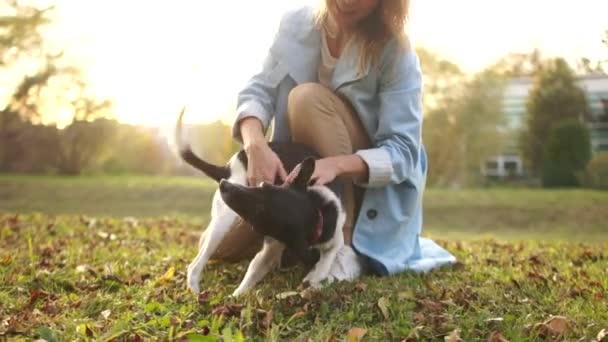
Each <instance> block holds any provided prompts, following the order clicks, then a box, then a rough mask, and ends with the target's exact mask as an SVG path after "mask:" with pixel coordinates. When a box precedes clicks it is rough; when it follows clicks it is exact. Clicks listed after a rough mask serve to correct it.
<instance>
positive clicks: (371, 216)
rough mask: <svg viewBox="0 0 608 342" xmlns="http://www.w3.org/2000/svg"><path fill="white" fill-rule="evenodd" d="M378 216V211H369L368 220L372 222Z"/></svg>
mask: <svg viewBox="0 0 608 342" xmlns="http://www.w3.org/2000/svg"><path fill="white" fill-rule="evenodd" d="M376 216H378V212H377V211H376V209H370V210H368V211H367V218H368V219H370V220H373V219H375V218H376Z"/></svg>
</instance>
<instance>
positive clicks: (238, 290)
mask: <svg viewBox="0 0 608 342" xmlns="http://www.w3.org/2000/svg"><path fill="white" fill-rule="evenodd" d="M243 292H245V290H243V289H241V288H237V289H236V290H234V292H232V294H231V295H230V297H232V298H236V297H238V296H240V295H242V294H243Z"/></svg>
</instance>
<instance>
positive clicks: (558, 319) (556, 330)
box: [545, 316, 569, 336]
mask: <svg viewBox="0 0 608 342" xmlns="http://www.w3.org/2000/svg"><path fill="white" fill-rule="evenodd" d="M545 325H546V326H547V328H549V331H550V332H551V333H552V334H558V335H560V336H561V335H563V334H564V333H565V332H566V330H568V325H569V324H568V319H567V318H566V317H564V316H554V317H551V318H550V319H549V320H547V321H546V322H545Z"/></svg>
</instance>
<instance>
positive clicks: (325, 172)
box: [285, 154, 368, 185]
mask: <svg viewBox="0 0 608 342" xmlns="http://www.w3.org/2000/svg"><path fill="white" fill-rule="evenodd" d="M367 172H368V170H367V164H365V162H364V161H363V159H361V157H359V156H358V155H356V154H351V155H341V156H333V157H326V158H321V159H317V160H316V161H315V170H314V172H313V173H312V176H311V177H310V183H311V184H313V185H325V184H327V183H331V182H332V181H333V180H334V179H336V177H338V176H349V177H355V178H360V179H361V178H363V179H366V178H367ZM298 173H300V165H299V164H298V166H296V167H295V168H294V169H293V171H291V173H290V174H289V176H287V179H286V180H285V183H286V184H291V183H293V181H294V180H295V179H296V177H297V176H298Z"/></svg>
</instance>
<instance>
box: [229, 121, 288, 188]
mask: <svg viewBox="0 0 608 342" xmlns="http://www.w3.org/2000/svg"><path fill="white" fill-rule="evenodd" d="M240 131H241V136H242V137H243V145H244V149H245V153H247V160H248V162H247V183H249V185H250V186H257V185H258V184H260V182H262V181H265V182H269V183H274V181H275V179H276V177H277V176H279V178H280V179H281V180H283V181H285V179H287V172H285V168H284V167H283V163H282V162H281V159H279V157H278V156H277V154H276V153H274V151H273V150H272V149H271V148H270V146H268V143H267V142H266V138H265V137H264V132H263V130H262V123H261V122H260V121H259V120H258V119H256V118H255V117H248V118H245V119H243V121H241V123H240Z"/></svg>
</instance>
